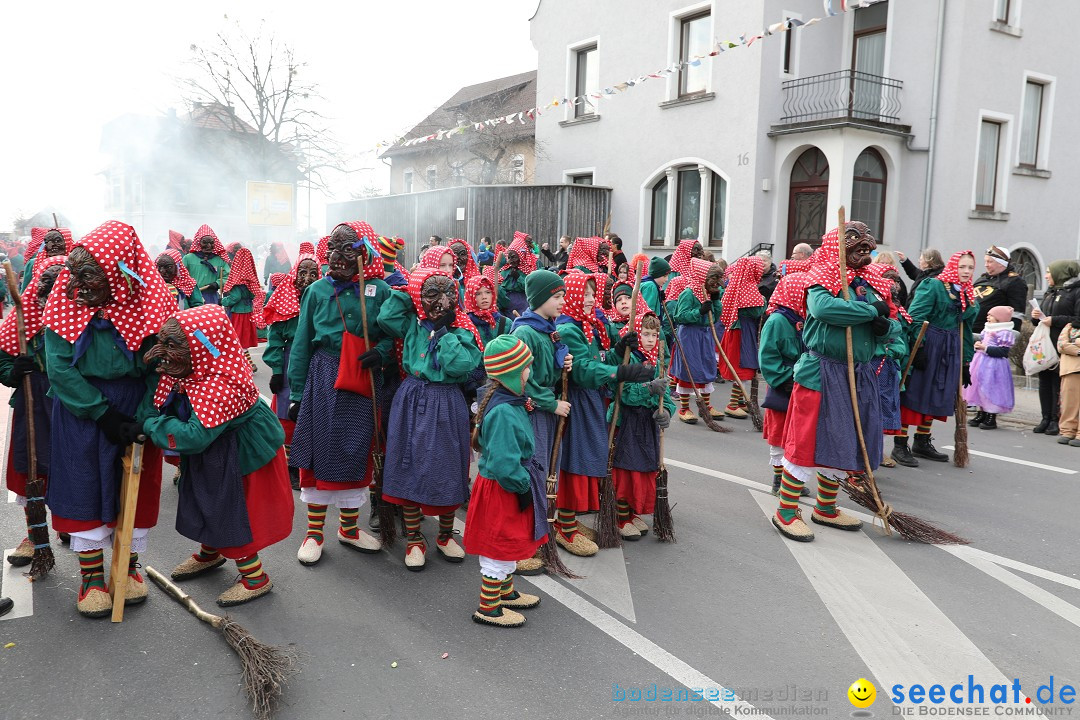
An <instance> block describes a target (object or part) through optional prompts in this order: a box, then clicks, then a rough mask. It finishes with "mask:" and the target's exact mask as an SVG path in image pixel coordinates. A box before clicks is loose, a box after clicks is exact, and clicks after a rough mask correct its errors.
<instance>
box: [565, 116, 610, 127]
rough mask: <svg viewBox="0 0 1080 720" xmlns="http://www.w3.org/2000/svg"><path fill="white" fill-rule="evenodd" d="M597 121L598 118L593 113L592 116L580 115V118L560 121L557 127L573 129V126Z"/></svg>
mask: <svg viewBox="0 0 1080 720" xmlns="http://www.w3.org/2000/svg"><path fill="white" fill-rule="evenodd" d="M599 120H600V116H599V115H597V114H596V113H593V114H592V115H582V116H581V117H576V118H574V119H573V120H560V121H559V127H573V126H574V125H586V124H588V123H594V122H598V121H599Z"/></svg>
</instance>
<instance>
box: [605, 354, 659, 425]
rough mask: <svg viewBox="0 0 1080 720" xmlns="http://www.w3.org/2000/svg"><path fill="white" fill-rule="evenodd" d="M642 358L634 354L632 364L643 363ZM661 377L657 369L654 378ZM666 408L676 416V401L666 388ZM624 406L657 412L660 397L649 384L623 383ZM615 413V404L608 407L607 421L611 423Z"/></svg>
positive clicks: (622, 401)
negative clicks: (652, 391)
mask: <svg viewBox="0 0 1080 720" xmlns="http://www.w3.org/2000/svg"><path fill="white" fill-rule="evenodd" d="M641 361H642V358H641V357H639V356H638V355H637V354H633V355H632V357H631V359H630V362H641ZM658 377H660V368H659V367H657V368H656V369H655V372H653V378H654V379H655V378H658ZM663 399H664V408H665V409H666V410H667V411H668V414H669V415H674V414H675V401H674V400H672V399H671V388H670V387H668V386H666V385H665V386H664V395H663ZM621 403H622V404H623V405H632V406H634V407H645V408H651V409H653V410H655V409H656V408H658V407H660V396H657V395H653V394H652V393H650V392H649V384H648V383H643V382H640V383H629V382H627V383H623V386H622V400H621ZM614 413H615V403H611V404H610V405H608V409H607V419H608V422H611V416H612V415H613V414H614ZM617 425H622V418H621V417H620V418H619V422H618V423H617Z"/></svg>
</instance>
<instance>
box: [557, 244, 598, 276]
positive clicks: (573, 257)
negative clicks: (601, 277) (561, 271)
mask: <svg viewBox="0 0 1080 720" xmlns="http://www.w3.org/2000/svg"><path fill="white" fill-rule="evenodd" d="M602 242H604V239H603V238H598V237H580V238H578V239H577V240H575V241H574V246H573V247H572V248H570V259H569V260H568V261H567V263H566V269H567V270H572V269H573V268H577V267H585V268H588V269H589V272H592V273H596V272H600V263H599V262H597V260H596V254H597V253H598V252H600V243H602Z"/></svg>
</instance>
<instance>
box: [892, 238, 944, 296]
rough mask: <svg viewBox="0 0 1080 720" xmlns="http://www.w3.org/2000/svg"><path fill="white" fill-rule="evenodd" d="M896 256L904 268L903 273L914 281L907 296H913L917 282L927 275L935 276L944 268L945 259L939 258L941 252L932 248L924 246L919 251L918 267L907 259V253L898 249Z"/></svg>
mask: <svg viewBox="0 0 1080 720" xmlns="http://www.w3.org/2000/svg"><path fill="white" fill-rule="evenodd" d="M896 257H898V258H900V267H902V268H904V273H905V274H906V275H907V276H908V279H909V280H914V281H915V282H914V283H913V284H912V286H911V291H910V292H909V293H908V297H915V290H916V289H918V287H919V283H921V282H922V281H923V280H925V279H926V278H928V277H937V276H938V274H939V273H940V272H941V271H942V270H944V269H945V261H944V260H942V259H941V253H940V252H939V251H938V250H936V249H934V248H926V249H925V250H923V251H922V252H921V253H919V267H918V268H916V267H915V265H914V263H912V262H911V261H910V260H908V257H907V255H905V254H904V253H902V252H900V251H899V250H897V251H896Z"/></svg>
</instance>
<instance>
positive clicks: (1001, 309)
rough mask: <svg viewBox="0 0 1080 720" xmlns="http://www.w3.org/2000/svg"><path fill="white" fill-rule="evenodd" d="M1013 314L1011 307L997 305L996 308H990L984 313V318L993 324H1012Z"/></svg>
mask: <svg viewBox="0 0 1080 720" xmlns="http://www.w3.org/2000/svg"><path fill="white" fill-rule="evenodd" d="M1013 312H1014V311H1013V308H1012V305H998V306H997V307H992V308H990V310H989V311H988V312H987V313H986V316H987V317H988V318H990V319H991V320H993V321H994V322H999V323H1004V322H1012V316H1013Z"/></svg>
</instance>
